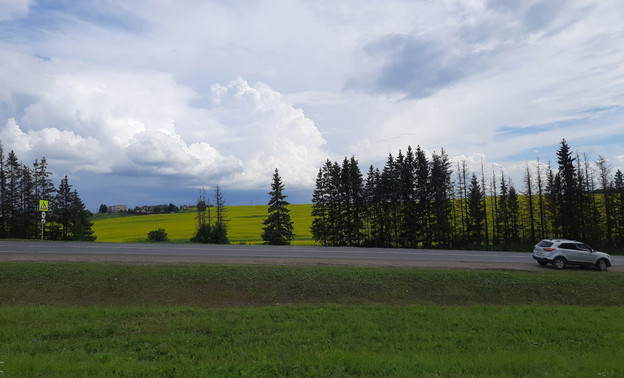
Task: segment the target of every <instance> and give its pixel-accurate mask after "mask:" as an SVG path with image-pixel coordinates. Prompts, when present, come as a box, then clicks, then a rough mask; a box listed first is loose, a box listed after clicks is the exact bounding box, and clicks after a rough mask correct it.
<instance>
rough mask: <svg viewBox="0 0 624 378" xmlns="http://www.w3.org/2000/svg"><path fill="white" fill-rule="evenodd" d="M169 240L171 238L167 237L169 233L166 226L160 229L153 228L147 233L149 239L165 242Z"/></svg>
mask: <svg viewBox="0 0 624 378" xmlns="http://www.w3.org/2000/svg"><path fill="white" fill-rule="evenodd" d="M167 240H169V238H168V237H167V233H166V232H165V229H164V228H159V229H158V230H153V231H150V232H148V233H147V241H151V242H163V241H167Z"/></svg>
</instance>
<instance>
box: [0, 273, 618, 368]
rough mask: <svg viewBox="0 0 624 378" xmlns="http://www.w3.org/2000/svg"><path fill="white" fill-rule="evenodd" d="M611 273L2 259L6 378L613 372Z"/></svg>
mask: <svg viewBox="0 0 624 378" xmlns="http://www.w3.org/2000/svg"><path fill="white" fill-rule="evenodd" d="M622 304H624V275H621V274H614V273H610V272H608V273H605V274H600V273H598V272H594V271H583V270H574V271H565V272H554V271H548V272H540V273H528V272H503V271H459V270H453V271H450V270H448V271H447V270H424V269H377V268H346V267H288V266H280V267H270V266H220V265H217V266H212V265H193V266H164V265H145V266H129V265H103V264H102V265H100V264H29V263H0V324H1V325H2V327H0V371H2V373H0V374H4V375H6V376H42V375H43V376H244V375H248V376H329V375H332V376H380V377H387V376H406V377H408V376H409V377H411V376H497V377H503V376H591V377H596V376H622V375H624V360H623V359H622V358H621V345H623V343H624V322H622V321H621V319H622V318H623V316H624V307H623V306H622Z"/></svg>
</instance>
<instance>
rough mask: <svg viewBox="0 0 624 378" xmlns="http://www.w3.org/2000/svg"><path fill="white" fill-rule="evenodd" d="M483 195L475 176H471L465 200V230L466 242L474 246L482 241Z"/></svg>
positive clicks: (484, 213) (483, 219)
mask: <svg viewBox="0 0 624 378" xmlns="http://www.w3.org/2000/svg"><path fill="white" fill-rule="evenodd" d="M484 197H485V193H483V190H482V188H481V185H480V184H479V181H478V180H477V175H475V174H474V173H473V174H472V178H471V179H470V185H469V187H468V198H467V199H466V202H467V204H466V207H467V211H466V229H467V231H468V240H469V241H470V242H471V243H474V244H477V245H479V244H481V242H482V240H483V227H484V222H485V217H486V212H485V206H484V205H483V198H484Z"/></svg>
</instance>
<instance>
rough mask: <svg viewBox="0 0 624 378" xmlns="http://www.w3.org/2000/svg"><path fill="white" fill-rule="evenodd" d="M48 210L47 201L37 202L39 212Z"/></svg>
mask: <svg viewBox="0 0 624 378" xmlns="http://www.w3.org/2000/svg"><path fill="white" fill-rule="evenodd" d="M48 209H49V207H48V201H46V200H39V211H48Z"/></svg>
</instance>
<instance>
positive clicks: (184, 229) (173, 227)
mask: <svg viewBox="0 0 624 378" xmlns="http://www.w3.org/2000/svg"><path fill="white" fill-rule="evenodd" d="M288 208H289V209H290V216H291V219H292V221H293V225H294V227H295V240H294V241H293V243H292V244H299V245H312V244H316V243H315V242H314V240H313V239H312V234H311V233H310V225H311V224H312V217H311V216H310V211H311V210H312V205H309V204H308V205H289V206H288ZM212 213H213V214H212V216H214V209H213V211H212ZM267 215H268V212H267V206H266V205H255V206H228V207H226V218H227V220H228V221H227V226H228V238H229V239H230V243H232V244H239V243H245V244H261V243H262V238H261V237H260V234H261V233H262V221H263V220H264V219H266V217H267ZM196 217H197V213H196V212H191V211H189V212H180V213H173V214H153V215H129V216H120V217H110V218H102V219H98V218H97V217H96V218H95V220H94V222H93V231H94V232H95V235H96V236H97V240H96V241H98V242H114V243H127V242H143V241H146V240H147V233H148V232H149V231H152V230H156V229H159V228H163V229H165V231H166V232H167V236H168V237H169V240H170V241H172V242H187V241H189V240H190V239H191V238H192V237H193V235H194V234H195V229H196V227H197V220H196Z"/></svg>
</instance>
